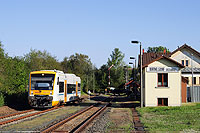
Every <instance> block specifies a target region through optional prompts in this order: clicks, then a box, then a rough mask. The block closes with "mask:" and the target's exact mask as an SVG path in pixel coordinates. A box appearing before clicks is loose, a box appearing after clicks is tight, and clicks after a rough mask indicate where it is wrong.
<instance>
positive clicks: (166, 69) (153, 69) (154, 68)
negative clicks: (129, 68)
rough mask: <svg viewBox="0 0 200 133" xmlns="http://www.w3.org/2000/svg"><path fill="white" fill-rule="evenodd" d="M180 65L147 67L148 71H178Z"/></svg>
mask: <svg viewBox="0 0 200 133" xmlns="http://www.w3.org/2000/svg"><path fill="white" fill-rule="evenodd" d="M178 71H179V68H178V67H147V72H178Z"/></svg>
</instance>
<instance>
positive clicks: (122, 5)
mask: <svg viewBox="0 0 200 133" xmlns="http://www.w3.org/2000/svg"><path fill="white" fill-rule="evenodd" d="M0 5H1V7H0V18H1V20H0V41H2V43H3V45H4V49H5V50H6V52H7V53H8V54H9V55H10V56H23V55H24V54H26V53H28V52H30V49H31V48H32V49H37V50H47V51H48V52H50V53H51V54H52V55H53V56H56V57H57V59H58V60H59V61H62V60H63V58H64V57H66V56H67V57H69V56H70V55H72V54H74V53H82V54H86V55H88V56H89V57H90V58H91V60H92V62H93V63H94V64H95V65H96V66H97V67H100V66H101V65H103V64H105V63H106V62H107V60H108V58H109V56H110V54H111V52H112V50H113V49H114V48H119V49H120V50H121V51H122V52H123V53H125V59H124V60H125V62H126V63H128V62H129V57H130V56H135V57H136V56H137V54H138V53H139V46H137V45H133V44H131V43H130V41H131V40H139V41H141V42H142V46H143V48H144V49H145V50H146V49H147V48H148V47H152V46H160V45H162V46H165V47H167V48H169V49H170V50H171V51H173V50H175V49H176V48H177V46H181V45H183V44H184V43H187V44H188V45H190V46H192V47H193V48H195V49H196V50H197V51H200V8H199V5H200V1H199V0H192V1H189V0H166V1H164V0H143V1H142V0H137V1H136V0H32V1H30V0H29V1H27V0H0Z"/></svg>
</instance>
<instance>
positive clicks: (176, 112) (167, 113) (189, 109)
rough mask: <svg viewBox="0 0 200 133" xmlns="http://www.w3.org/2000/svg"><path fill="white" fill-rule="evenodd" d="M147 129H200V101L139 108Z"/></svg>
mask: <svg viewBox="0 0 200 133" xmlns="http://www.w3.org/2000/svg"><path fill="white" fill-rule="evenodd" d="M137 111H138V112H139V113H140V115H141V118H140V119H141V122H142V123H143V124H144V127H145V130H146V131H186V132H187V131H192V132H193V131H200V103H196V104H190V105H189V106H188V105H184V106H180V107H145V108H137Z"/></svg>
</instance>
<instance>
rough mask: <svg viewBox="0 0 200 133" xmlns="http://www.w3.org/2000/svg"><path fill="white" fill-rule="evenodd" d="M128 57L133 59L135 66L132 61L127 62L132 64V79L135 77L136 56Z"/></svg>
mask: <svg viewBox="0 0 200 133" xmlns="http://www.w3.org/2000/svg"><path fill="white" fill-rule="evenodd" d="M130 59H133V60H134V59H135V66H134V62H129V64H133V70H132V76H133V80H134V78H135V70H134V68H136V58H135V57H130Z"/></svg>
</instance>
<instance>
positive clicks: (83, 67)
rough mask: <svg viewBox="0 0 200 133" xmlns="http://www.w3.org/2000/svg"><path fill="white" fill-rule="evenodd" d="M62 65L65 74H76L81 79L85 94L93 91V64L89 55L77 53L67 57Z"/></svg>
mask: <svg viewBox="0 0 200 133" xmlns="http://www.w3.org/2000/svg"><path fill="white" fill-rule="evenodd" d="M61 65H62V68H63V71H64V72H65V73H74V74H76V75H77V76H79V77H81V80H82V88H83V90H84V92H87V91H88V89H90V90H93V88H92V87H93V86H92V85H93V68H92V62H91V60H90V58H89V57H88V56H87V55H84V54H78V53H76V54H75V55H71V56H70V57H69V58H67V57H65V58H64V60H63V61H62V62H61ZM94 69H95V68H94Z"/></svg>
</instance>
